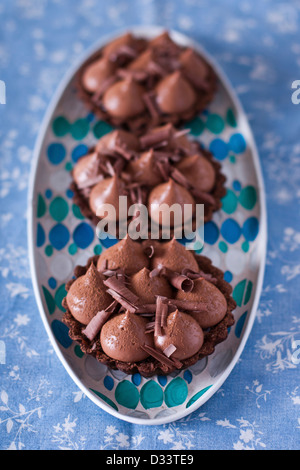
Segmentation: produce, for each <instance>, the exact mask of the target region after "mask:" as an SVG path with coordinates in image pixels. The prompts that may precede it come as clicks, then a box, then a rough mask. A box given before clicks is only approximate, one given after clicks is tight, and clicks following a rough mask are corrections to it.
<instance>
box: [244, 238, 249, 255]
mask: <svg viewBox="0 0 300 470" xmlns="http://www.w3.org/2000/svg"><path fill="white" fill-rule="evenodd" d="M249 248H250V244H249V242H248V241H247V240H246V241H244V242H243V243H242V250H243V251H244V252H245V253H247V252H248V251H249Z"/></svg>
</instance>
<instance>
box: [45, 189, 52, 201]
mask: <svg viewBox="0 0 300 470" xmlns="http://www.w3.org/2000/svg"><path fill="white" fill-rule="evenodd" d="M45 196H46V198H47V199H51V198H52V191H51V189H46V191H45Z"/></svg>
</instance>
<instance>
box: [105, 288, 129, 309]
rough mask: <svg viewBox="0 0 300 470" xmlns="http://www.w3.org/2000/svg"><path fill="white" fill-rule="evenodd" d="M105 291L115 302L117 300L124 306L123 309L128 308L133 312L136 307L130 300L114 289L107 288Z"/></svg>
mask: <svg viewBox="0 0 300 470" xmlns="http://www.w3.org/2000/svg"><path fill="white" fill-rule="evenodd" d="M106 292H107V293H108V294H109V295H111V296H112V298H113V299H115V300H116V301H117V302H119V304H121V305H122V307H124V308H125V310H128V311H129V312H130V313H135V311H136V307H135V306H134V305H132V304H131V303H130V302H128V301H127V299H125V298H124V297H122V296H121V295H120V294H118V293H117V292H116V291H114V290H113V289H107V291H106Z"/></svg>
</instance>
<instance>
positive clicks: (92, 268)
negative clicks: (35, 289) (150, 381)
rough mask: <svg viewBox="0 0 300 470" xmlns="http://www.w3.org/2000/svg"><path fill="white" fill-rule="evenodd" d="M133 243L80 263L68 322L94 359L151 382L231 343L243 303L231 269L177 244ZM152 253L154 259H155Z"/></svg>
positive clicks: (67, 301)
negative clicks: (228, 277)
mask: <svg viewBox="0 0 300 470" xmlns="http://www.w3.org/2000/svg"><path fill="white" fill-rule="evenodd" d="M151 246H152V250H151V253H150V251H149V249H148V248H149V242H146V243H137V242H134V241H132V240H131V239H130V238H128V237H127V238H126V239H124V240H122V241H120V242H119V243H117V244H116V245H114V246H112V247H110V248H109V249H107V250H106V251H104V252H103V253H102V254H101V255H100V256H94V257H92V258H90V259H89V260H88V263H87V265H86V266H77V267H76V269H75V272H74V274H75V279H72V280H70V281H69V283H67V285H66V290H67V296H66V297H65V299H64V300H63V306H64V308H65V309H66V312H65V314H64V316H63V321H64V322H65V324H66V325H68V326H69V335H70V337H71V338H72V339H73V340H75V341H77V342H78V343H79V345H80V347H81V349H82V351H83V352H84V353H86V354H91V355H92V356H94V357H95V358H96V359H97V360H98V361H100V362H101V363H104V364H106V365H108V366H109V367H111V368H113V369H119V370H122V371H124V372H126V373H128V374H133V373H135V372H139V373H140V374H141V375H143V376H145V377H150V376H153V375H154V374H169V373H170V372H172V371H174V370H176V369H183V368H186V367H190V366H191V365H193V364H195V363H196V362H197V361H198V360H199V359H201V358H203V357H205V356H207V355H209V354H212V353H213V351H214V348H215V346H216V345H217V344H218V343H220V342H222V341H224V340H225V339H226V338H227V334H228V327H230V326H231V325H233V323H234V317H233V314H232V311H233V310H234V308H235V306H236V304H235V301H234V300H233V298H232V296H231V291H232V289H231V286H230V285H229V284H228V283H227V282H226V281H224V278H223V272H222V271H221V270H219V269H217V268H216V267H214V266H213V265H212V264H211V261H210V260H209V259H208V258H206V257H204V256H199V255H195V254H194V253H192V252H191V251H187V250H186V249H185V248H184V247H183V246H182V245H181V244H180V243H178V242H177V241H176V240H175V239H172V240H171V241H169V242H166V243H159V242H155V243H152V245H151ZM149 254H150V257H149Z"/></svg>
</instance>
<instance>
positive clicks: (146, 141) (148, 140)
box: [140, 128, 171, 149]
mask: <svg viewBox="0 0 300 470" xmlns="http://www.w3.org/2000/svg"><path fill="white" fill-rule="evenodd" d="M170 137H171V128H167V129H162V130H160V131H157V132H150V133H148V134H145V135H143V136H142V137H140V144H141V147H142V148H143V149H145V148H148V147H154V146H155V145H157V144H161V143H162V142H165V141H168V140H169V138H170Z"/></svg>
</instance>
